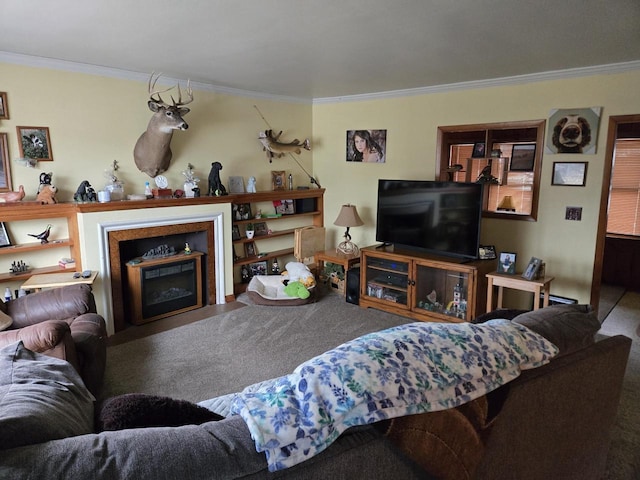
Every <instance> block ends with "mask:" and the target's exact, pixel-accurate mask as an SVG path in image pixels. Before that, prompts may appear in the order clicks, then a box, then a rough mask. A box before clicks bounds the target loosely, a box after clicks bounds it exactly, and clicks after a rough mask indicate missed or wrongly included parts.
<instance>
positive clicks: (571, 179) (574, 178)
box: [551, 162, 588, 187]
mask: <svg viewBox="0 0 640 480" xmlns="http://www.w3.org/2000/svg"><path fill="white" fill-rule="evenodd" d="M587 166H588V163H587V162H553V175H552V177H551V185H562V186H566V187H584V186H585V185H586V184H587Z"/></svg>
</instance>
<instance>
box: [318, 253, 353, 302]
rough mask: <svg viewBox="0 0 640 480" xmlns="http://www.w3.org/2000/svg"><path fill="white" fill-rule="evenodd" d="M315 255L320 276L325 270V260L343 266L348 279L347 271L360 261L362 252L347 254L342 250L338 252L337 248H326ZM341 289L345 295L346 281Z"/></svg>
mask: <svg viewBox="0 0 640 480" xmlns="http://www.w3.org/2000/svg"><path fill="white" fill-rule="evenodd" d="M314 256H315V257H316V263H317V265H318V275H319V276H321V275H322V274H323V272H324V264H325V262H327V263H334V264H336V265H341V266H342V268H343V269H344V274H345V280H344V281H346V278H347V272H348V271H349V269H350V268H352V267H354V266H356V265H358V264H359V263H360V254H355V255H354V254H345V253H342V252H337V251H336V250H335V249H334V250H325V251H323V252H317V253H316V254H315V255H314ZM344 281H343V282H344ZM339 290H340V293H341V294H342V295H343V296H344V294H345V289H344V283H343V288H342V289H340V288H339Z"/></svg>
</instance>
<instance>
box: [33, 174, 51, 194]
mask: <svg viewBox="0 0 640 480" xmlns="http://www.w3.org/2000/svg"><path fill="white" fill-rule="evenodd" d="M52 180H53V172H49V173H45V172H42V173H41V174H40V185H38V191H37V193H40V191H41V190H42V189H43V188H44V187H45V186H46V185H51V181H52Z"/></svg>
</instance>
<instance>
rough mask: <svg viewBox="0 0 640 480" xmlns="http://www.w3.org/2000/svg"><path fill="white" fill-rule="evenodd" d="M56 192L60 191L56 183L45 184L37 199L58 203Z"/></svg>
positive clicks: (42, 201) (48, 202) (44, 202)
mask: <svg viewBox="0 0 640 480" xmlns="http://www.w3.org/2000/svg"><path fill="white" fill-rule="evenodd" d="M56 193H58V188H57V187H56V186H55V185H44V186H43V187H42V190H40V192H39V193H38V196H37V197H36V201H38V202H40V203H42V204H54V203H58V201H57V200H56Z"/></svg>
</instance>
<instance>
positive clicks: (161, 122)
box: [133, 73, 193, 177]
mask: <svg viewBox="0 0 640 480" xmlns="http://www.w3.org/2000/svg"><path fill="white" fill-rule="evenodd" d="M160 75H161V74H159V75H158V76H157V77H155V78H154V73H152V74H151V77H150V78H149V102H148V105H149V109H150V110H151V111H152V112H153V116H152V117H151V120H149V125H147V130H146V131H145V132H144V133H143V134H142V135H140V138H139V139H138V141H137V142H136V146H135V148H134V149H133V158H134V160H135V162H136V166H137V167H138V170H140V171H141V172H144V173H146V174H147V175H149V176H150V177H155V176H157V175H160V174H161V173H162V172H165V171H166V170H167V169H168V168H169V164H170V163H171V155H172V153H171V137H172V136H173V131H174V130H186V129H187V128H189V125H187V122H185V121H184V120H183V119H182V117H183V116H184V115H186V114H187V113H189V109H188V108H185V107H184V105H187V104H189V103H191V102H192V101H193V91H192V90H191V82H190V81H187V95H188V97H189V98H188V99H187V100H186V101H184V102H183V101H182V92H181V91H180V85H178V101H177V102H176V101H175V100H174V99H173V97H171V100H172V102H173V105H169V104H167V103H165V102H164V101H163V100H162V97H161V96H160V94H161V93H164V92H166V91H168V90H171V88H173V87H171V88H167V89H166V90H162V91H157V90H155V86H156V82H157V81H158V78H160Z"/></svg>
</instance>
